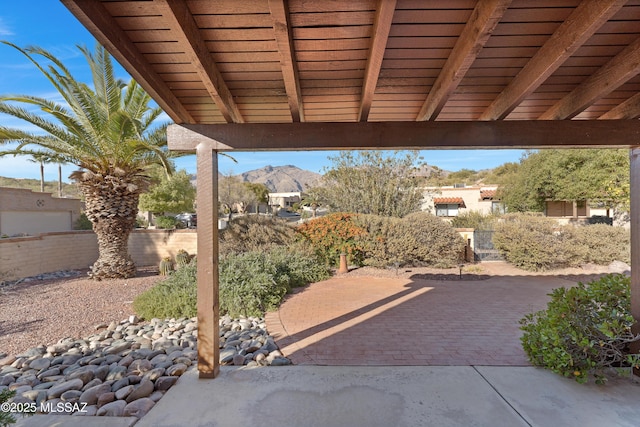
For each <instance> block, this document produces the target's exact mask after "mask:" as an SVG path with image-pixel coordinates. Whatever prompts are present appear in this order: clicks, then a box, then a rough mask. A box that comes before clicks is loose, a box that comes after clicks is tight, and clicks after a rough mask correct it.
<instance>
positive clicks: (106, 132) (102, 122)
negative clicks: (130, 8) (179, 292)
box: [0, 42, 171, 280]
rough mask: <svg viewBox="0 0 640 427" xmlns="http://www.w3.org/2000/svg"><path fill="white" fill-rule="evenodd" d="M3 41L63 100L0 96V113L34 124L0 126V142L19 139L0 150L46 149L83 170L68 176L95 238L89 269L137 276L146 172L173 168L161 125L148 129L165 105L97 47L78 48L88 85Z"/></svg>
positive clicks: (34, 51) (31, 50)
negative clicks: (135, 233) (137, 228)
mask: <svg viewBox="0 0 640 427" xmlns="http://www.w3.org/2000/svg"><path fill="white" fill-rule="evenodd" d="M2 43H4V44H6V45H9V46H12V47H13V48H15V49H17V50H18V51H20V52H21V53H22V54H24V55H25V56H26V57H27V58H28V59H29V60H30V61H31V62H32V63H33V64H34V65H35V66H36V67H37V68H38V69H39V70H40V71H41V72H42V73H43V74H44V75H45V77H46V78H47V79H48V80H49V82H51V84H52V85H53V86H54V87H55V88H56V89H57V91H58V92H59V93H60V95H61V96H62V97H63V98H64V101H65V103H57V102H54V101H51V100H47V99H43V98H40V97H36V96H28V95H12V96H2V97H0V113H5V114H8V115H11V116H14V117H17V118H19V119H22V120H24V121H26V122H28V123H30V124H31V125H34V126H35V127H37V128H39V132H38V133H33V132H28V131H24V130H20V129H11V128H6V127H1V126H0V144H1V143H7V142H14V143H17V147H16V148H14V149H12V150H8V151H5V152H2V153H0V155H7V154H22V155H30V156H33V154H34V153H37V152H41V151H42V150H44V151H45V152H48V153H51V154H55V155H56V157H57V158H58V159H60V161H62V162H64V163H73V164H75V165H77V166H78V167H79V168H80V170H78V171H75V172H73V173H72V174H71V176H70V178H71V179H72V180H73V181H75V182H76V183H77V184H78V185H79V188H80V191H81V192H82V194H83V196H84V199H85V204H86V208H85V214H86V215H87V217H88V218H89V220H91V222H92V223H93V230H94V231H95V233H96V235H97V237H98V248H99V257H98V260H97V261H96V262H95V263H94V264H93V266H92V267H91V272H90V273H89V275H90V276H91V277H93V278H95V279H97V280H100V279H103V278H127V277H132V276H135V273H136V267H135V264H134V263H133V260H132V259H131V256H130V255H129V252H128V248H127V241H128V238H129V234H130V232H131V230H132V229H133V227H134V225H135V221H136V214H137V207H138V199H139V196H140V193H142V192H143V191H144V190H145V189H146V188H147V186H148V185H149V179H148V177H147V176H146V175H145V171H146V169H147V168H148V167H149V166H151V165H154V164H161V165H162V166H163V167H164V168H165V170H167V171H170V169H171V165H170V163H169V161H168V156H167V153H166V132H165V126H156V127H152V124H153V121H154V120H155V119H157V118H158V116H159V115H160V114H161V113H162V110H161V109H160V108H157V107H156V108H151V107H150V106H149V103H150V101H151V98H150V97H149V95H148V94H147V93H146V92H145V91H144V90H143V89H142V88H141V87H140V86H139V85H138V84H137V83H136V82H135V81H134V80H133V79H132V80H131V81H130V82H129V83H126V82H124V81H122V80H120V79H116V77H115V75H114V70H113V64H112V60H111V57H110V55H109V54H108V53H107V51H106V50H105V49H104V48H103V47H102V46H100V45H97V46H96V49H95V53H91V52H90V51H89V50H88V49H87V48H85V47H79V49H80V50H81V51H82V53H83V54H84V56H85V58H86V60H87V63H88V64H89V67H90V69H91V74H92V78H93V88H91V87H90V86H89V85H87V84H85V83H80V82H79V81H77V80H76V79H75V78H74V77H73V76H72V75H71V73H70V72H69V70H68V69H67V68H66V67H65V66H64V65H63V64H62V63H61V62H60V61H59V60H58V59H57V58H55V57H54V56H53V55H52V54H51V53H49V52H47V51H46V50H44V49H41V48H37V47H28V48H26V49H22V48H20V47H18V46H16V45H14V44H11V43H9V42H2ZM36 57H41V58H43V59H44V60H46V61H47V62H48V65H46V67H45V65H42V64H41V63H40V62H38V60H37V59H36ZM20 104H23V105H24V106H25V107H26V106H36V107H39V108H40V110H41V111H42V113H43V114H41V115H37V114H34V113H32V112H30V111H28V109H26V108H25V107H21V106H20Z"/></svg>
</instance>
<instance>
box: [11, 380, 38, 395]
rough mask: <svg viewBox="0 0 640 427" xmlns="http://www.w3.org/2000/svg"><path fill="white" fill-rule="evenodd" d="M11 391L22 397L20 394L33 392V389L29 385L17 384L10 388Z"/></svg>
mask: <svg viewBox="0 0 640 427" xmlns="http://www.w3.org/2000/svg"><path fill="white" fill-rule="evenodd" d="M9 390H12V391H15V392H16V395H20V394H24V393H25V392H27V391H31V390H33V387H31V386H30V385H29V384H22V385H20V384H16V383H13V384H11V385H10V386H9Z"/></svg>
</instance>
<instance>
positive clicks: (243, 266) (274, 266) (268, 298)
mask: <svg viewBox="0 0 640 427" xmlns="http://www.w3.org/2000/svg"><path fill="white" fill-rule="evenodd" d="M328 277H329V272H328V270H327V268H326V267H325V266H324V264H323V263H322V262H321V261H319V260H318V258H317V256H316V255H315V254H314V253H312V252H311V253H309V252H307V253H304V252H302V251H298V250H294V251H292V250H290V249H287V248H285V247H277V248H273V249H271V250H270V251H267V252H265V251H253V252H246V253H242V254H229V255H228V256H226V257H225V258H224V259H223V260H222V262H221V263H220V311H221V313H223V314H224V313H228V314H229V315H231V316H238V315H244V316H261V315H263V314H264V313H265V312H266V311H270V310H275V309H276V308H278V306H279V305H280V302H281V301H282V298H283V297H284V295H285V294H286V293H287V292H289V291H290V290H291V288H293V287H297V286H303V285H306V284H308V283H310V282H315V281H320V280H324V279H326V278H328Z"/></svg>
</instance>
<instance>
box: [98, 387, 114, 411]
mask: <svg viewBox="0 0 640 427" xmlns="http://www.w3.org/2000/svg"><path fill="white" fill-rule="evenodd" d="M114 400H116V394H115V393H114V392H112V391H109V392H107V393H102V394H101V395H100V396H98V402H96V405H97V406H98V408H101V407H103V406H104V405H107V404H109V403H111V402H113V401H114Z"/></svg>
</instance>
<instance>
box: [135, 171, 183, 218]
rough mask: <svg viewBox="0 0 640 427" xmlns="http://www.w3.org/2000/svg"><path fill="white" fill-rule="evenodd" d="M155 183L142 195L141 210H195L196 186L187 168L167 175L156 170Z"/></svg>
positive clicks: (173, 211)
mask: <svg viewBox="0 0 640 427" xmlns="http://www.w3.org/2000/svg"><path fill="white" fill-rule="evenodd" d="M153 178H155V182H156V183H155V184H153V185H151V187H150V188H149V190H148V191H147V192H146V193H143V194H141V195H140V204H139V207H140V210H143V211H149V212H153V213H165V212H171V213H180V212H193V206H194V202H195V199H196V188H195V187H194V186H193V185H192V184H191V177H190V176H189V174H187V171H185V170H179V171H178V172H176V173H174V174H173V175H167V174H165V173H163V172H162V171H159V170H154V173H153Z"/></svg>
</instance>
